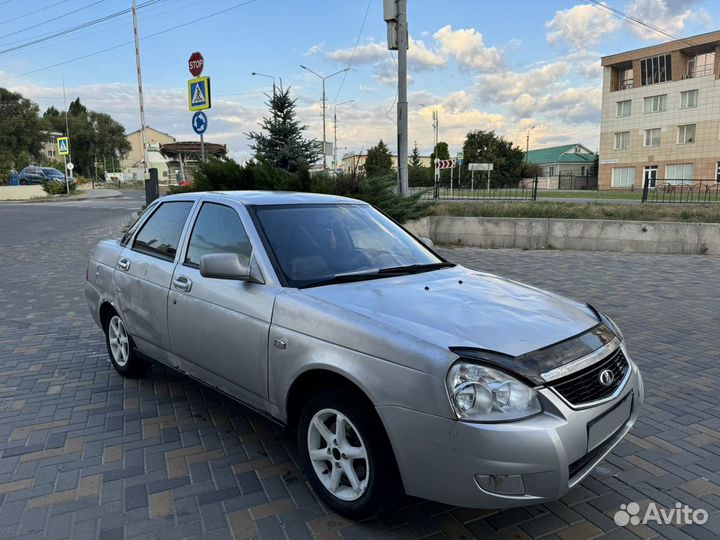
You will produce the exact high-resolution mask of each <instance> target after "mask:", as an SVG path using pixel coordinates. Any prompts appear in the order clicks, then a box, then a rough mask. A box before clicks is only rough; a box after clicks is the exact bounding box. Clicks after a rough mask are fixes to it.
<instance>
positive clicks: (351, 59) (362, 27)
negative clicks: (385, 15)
mask: <svg viewBox="0 0 720 540" xmlns="http://www.w3.org/2000/svg"><path fill="white" fill-rule="evenodd" d="M371 5H372V0H368V5H367V8H365V16H364V17H363V20H362V24H361V25H360V31H359V32H358V35H357V39H356V40H355V46H354V47H353V50H352V54H351V55H350V61H349V62H348V65H347V68H348V71H346V72H345V73H343V78H342V81H340V88H338V91H337V94H335V99H333V106H334V105H335V104H336V103H337V100H338V97H339V96H340V92H342V89H343V86H344V85H345V79H346V78H347V74H348V73H349V72H350V67H351V66H352V62H353V59H354V58H355V51H356V50H357V47H358V43H360V38H361V37H362V33H363V29H364V28H365V21H367V16H368V13H369V12H370V6H371Z"/></svg>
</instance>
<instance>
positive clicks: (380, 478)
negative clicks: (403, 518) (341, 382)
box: [298, 390, 399, 519]
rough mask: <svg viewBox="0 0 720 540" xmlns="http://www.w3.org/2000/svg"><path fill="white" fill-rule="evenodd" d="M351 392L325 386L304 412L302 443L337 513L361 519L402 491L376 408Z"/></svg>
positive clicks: (308, 465)
mask: <svg viewBox="0 0 720 540" xmlns="http://www.w3.org/2000/svg"><path fill="white" fill-rule="evenodd" d="M368 408H369V407H368V406H367V405H365V404H364V403H363V402H362V401H361V400H359V399H356V398H354V397H353V394H352V393H347V392H340V391H337V390H326V391H323V393H322V394H320V395H317V396H314V397H312V398H311V399H310V400H308V402H307V403H306V404H305V407H304V408H303V411H302V413H301V415H300V425H299V430H298V443H299V446H300V452H301V455H302V457H303V461H304V464H305V470H306V471H307V474H308V476H309V478H310V482H311V483H312V485H313V487H314V488H315V491H316V492H317V493H318V495H320V497H321V498H322V499H323V501H325V503H326V504H327V505H328V506H329V507H330V508H332V509H333V510H334V511H335V512H337V513H338V514H341V515H344V516H347V517H349V518H352V519H361V518H365V517H368V516H371V515H373V514H376V513H377V512H379V511H381V510H384V509H385V508H388V507H389V506H391V505H392V504H393V503H394V502H395V500H396V498H397V496H398V495H399V481H398V474H397V469H396V466H395V460H394V457H393V454H392V449H391V447H390V444H389V442H388V440H387V437H386V436H385V432H384V431H383V428H382V425H381V424H380V422H379V420H378V419H377V418H376V417H375V415H374V411H372V410H368Z"/></svg>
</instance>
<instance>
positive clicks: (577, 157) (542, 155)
mask: <svg viewBox="0 0 720 540" xmlns="http://www.w3.org/2000/svg"><path fill="white" fill-rule="evenodd" d="M576 146H582V145H578V144H565V145H563V146H552V147H550V148H538V149H537V150H530V151H529V152H528V156H527V157H528V162H529V163H536V164H537V165H542V164H544V163H589V162H592V161H593V160H594V159H595V154H592V153H590V154H576V153H575V152H573V151H572V150H573V149H574V148H575V147H576ZM582 148H585V147H584V146H582Z"/></svg>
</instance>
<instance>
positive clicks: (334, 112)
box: [333, 99, 355, 170]
mask: <svg viewBox="0 0 720 540" xmlns="http://www.w3.org/2000/svg"><path fill="white" fill-rule="evenodd" d="M354 102H355V100H354V99H350V100H348V101H343V102H342V103H337V104H335V107H333V126H334V132H335V133H334V136H333V167H334V168H335V169H336V170H337V108H338V107H339V106H340V105H346V104H348V103H354Z"/></svg>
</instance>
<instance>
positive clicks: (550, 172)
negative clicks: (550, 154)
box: [548, 167, 555, 176]
mask: <svg viewBox="0 0 720 540" xmlns="http://www.w3.org/2000/svg"><path fill="white" fill-rule="evenodd" d="M548 176H555V167H548Z"/></svg>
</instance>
